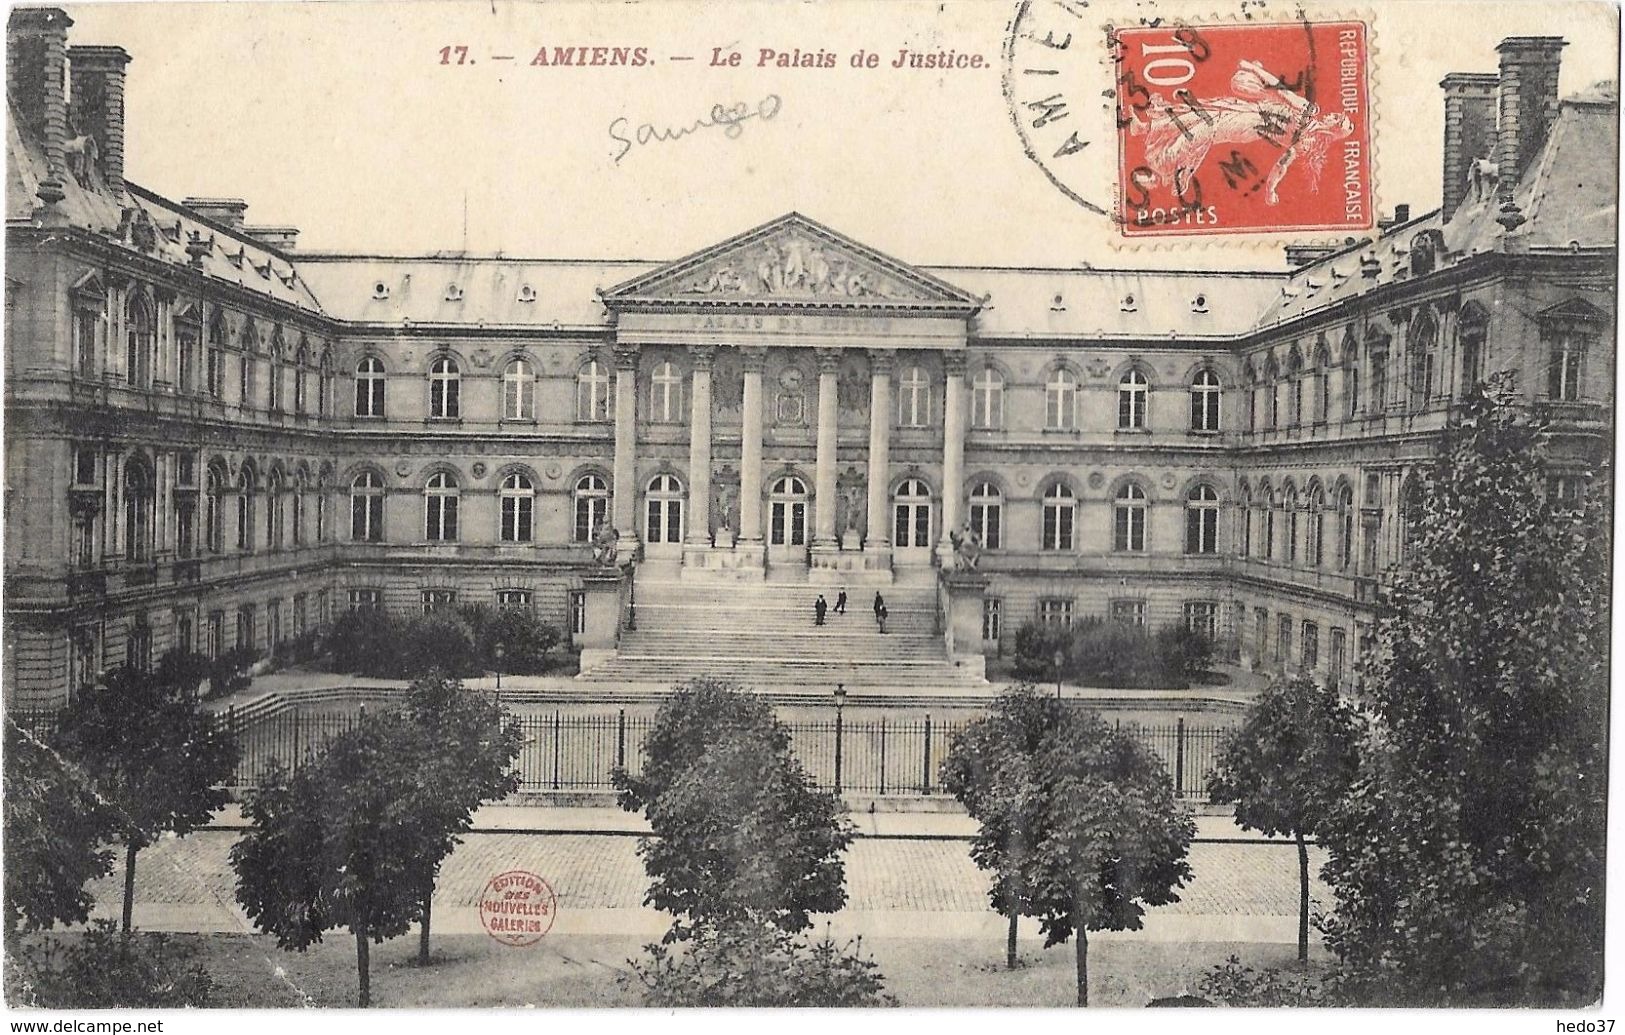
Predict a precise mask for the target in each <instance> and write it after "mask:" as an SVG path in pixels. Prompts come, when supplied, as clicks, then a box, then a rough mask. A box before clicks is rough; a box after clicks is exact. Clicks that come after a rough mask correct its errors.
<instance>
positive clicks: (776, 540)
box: [767, 474, 807, 564]
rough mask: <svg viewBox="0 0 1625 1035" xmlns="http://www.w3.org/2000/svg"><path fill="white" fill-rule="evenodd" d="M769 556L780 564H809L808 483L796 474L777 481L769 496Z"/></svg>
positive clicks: (769, 558) (770, 559)
mask: <svg viewBox="0 0 1625 1035" xmlns="http://www.w3.org/2000/svg"><path fill="white" fill-rule="evenodd" d="M767 556H768V560H769V561H778V562H780V563H794V564H804V563H806V560H807V483H806V482H804V481H802V480H801V479H800V478H797V477H796V476H795V475H793V474H787V475H785V476H783V477H782V478H778V479H776V480H775V481H774V482H773V485H772V487H771V489H770V490H769V492H768V497H767Z"/></svg>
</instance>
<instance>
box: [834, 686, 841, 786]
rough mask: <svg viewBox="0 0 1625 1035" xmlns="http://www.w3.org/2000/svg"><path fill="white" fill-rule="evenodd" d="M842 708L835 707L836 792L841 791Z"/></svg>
mask: <svg viewBox="0 0 1625 1035" xmlns="http://www.w3.org/2000/svg"><path fill="white" fill-rule="evenodd" d="M841 725H842V723H841V709H840V707H839V706H837V707H836V709H835V793H836V794H837V795H839V794H840V793H841V732H842V731H841Z"/></svg>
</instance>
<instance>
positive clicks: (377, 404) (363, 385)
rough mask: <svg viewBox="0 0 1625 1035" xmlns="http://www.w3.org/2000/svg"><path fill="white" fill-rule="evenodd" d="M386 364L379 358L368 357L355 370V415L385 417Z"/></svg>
mask: <svg viewBox="0 0 1625 1035" xmlns="http://www.w3.org/2000/svg"><path fill="white" fill-rule="evenodd" d="M384 382H385V377H384V363H383V361H382V360H380V359H379V358H378V357H377V356H368V357H367V358H366V359H363V360H362V361H361V362H360V363H357V364H356V368H355V415H356V416H357V417H382V416H383V415H384Z"/></svg>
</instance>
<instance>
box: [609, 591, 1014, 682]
mask: <svg viewBox="0 0 1625 1035" xmlns="http://www.w3.org/2000/svg"><path fill="white" fill-rule="evenodd" d="M838 591H839V587H832V586H827V585H809V584H808V583H807V582H806V580H805V578H804V577H803V578H802V579H800V580H788V581H778V580H772V579H770V580H768V581H764V582H743V581H716V582H713V581H707V580H700V579H693V578H688V579H679V578H678V577H676V574H675V573H667V572H663V571H661V570H660V569H658V568H655V567H654V566H652V565H650V566H645V567H644V569H643V570H641V571H640V572H639V573H638V576H637V608H636V611H637V628H636V629H627V630H623V631H622V632H621V641H620V645H619V649H618V650H617V651H616V654H615V657H613V658H611V659H609V660H607V661H605V662H603V663H601V664H599V665H597V666H595V667H593V668H592V669H590V670H588V671H586V672H583V673H582V674H581V677H580V678H581V679H582V680H584V681H588V682H614V683H621V684H629V683H663V684H668V685H669V684H671V683H676V682H681V681H683V680H687V679H691V678H693V677H695V676H718V677H725V678H728V679H732V680H735V681H737V682H740V683H742V684H744V685H746V686H750V687H764V688H765V687H773V688H775V689H780V690H782V689H786V688H791V687H795V688H801V689H805V690H806V691H807V692H808V693H813V694H820V695H822V694H828V693H829V692H830V691H831V690H833V689H834V687H835V685H836V684H837V683H842V684H845V685H846V686H847V688H848V689H858V690H878V691H883V690H888V689H905V688H908V689H915V690H927V689H942V690H953V689H981V690H983V691H986V689H987V683H986V681H985V679H984V678H983V675H982V671H981V668H980V667H979V666H975V665H956V664H955V663H954V661H953V660H952V659H951V658H950V657H949V656H948V652H947V649H946V647H945V646H944V644H943V639H942V636H941V635H940V634H939V633H938V632H937V615H936V585H935V581H934V579H933V580H928V579H926V578H923V577H919V578H916V580H915V581H914V582H912V583H910V582H902V583H899V584H895V585H891V586H886V587H883V588H882V593H883V594H884V595H885V599H886V609H887V611H888V617H887V619H886V632H885V633H884V634H882V633H881V632H880V630H879V629H878V628H877V626H876V623H875V616H874V610H873V607H874V592H875V591H874V587H872V586H871V587H862V586H853V587H852V588H851V589H850V590H849V593H850V596H849V598H848V600H847V605H846V607H847V611H846V613H845V614H833V613H832V614H830V615H828V617H827V618H826V619H825V624H824V625H822V626H815V625H814V624H813V601H814V600H815V599H816V598H817V597H818V595H819V594H820V593H822V594H823V595H824V599H825V600H826V601H827V602H828V603H829V605H830V607H831V608H833V607H834V606H835V596H836V593H837V592H838Z"/></svg>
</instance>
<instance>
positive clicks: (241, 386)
mask: <svg viewBox="0 0 1625 1035" xmlns="http://www.w3.org/2000/svg"><path fill="white" fill-rule="evenodd" d="M242 346H243V354H242V356H241V357H239V358H240V359H241V362H240V363H238V365H237V405H238V406H240V407H242V408H243V409H245V410H247V409H252V408H253V407H254V405H255V404H256V403H257V402H258V400H257V399H256V398H255V389H256V385H255V380H256V378H257V376H258V375H257V374H256V370H257V368H258V366H259V359H258V358H257V357H256V356H255V353H257V352H258V351H259V347H260V336H259V332H258V331H256V330H255V329H254V321H252V320H244V321H243V341H242Z"/></svg>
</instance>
